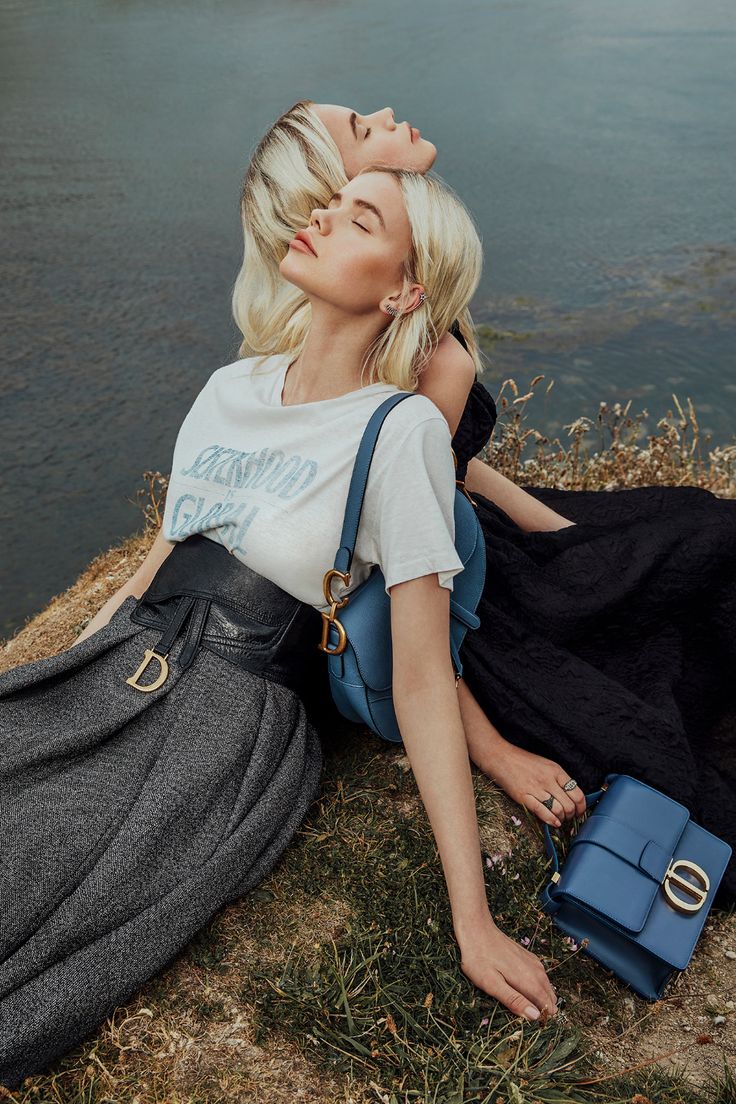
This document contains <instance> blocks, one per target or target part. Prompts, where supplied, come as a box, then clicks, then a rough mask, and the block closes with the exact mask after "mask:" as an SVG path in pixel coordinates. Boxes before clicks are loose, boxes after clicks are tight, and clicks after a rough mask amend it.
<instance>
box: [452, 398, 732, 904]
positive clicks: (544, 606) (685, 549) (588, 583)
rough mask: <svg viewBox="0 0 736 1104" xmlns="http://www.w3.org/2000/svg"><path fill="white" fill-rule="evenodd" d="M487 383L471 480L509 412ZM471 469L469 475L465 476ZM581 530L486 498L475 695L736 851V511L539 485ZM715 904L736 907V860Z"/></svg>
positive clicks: (645, 491) (468, 441) (500, 719)
mask: <svg viewBox="0 0 736 1104" xmlns="http://www.w3.org/2000/svg"><path fill="white" fill-rule="evenodd" d="M483 392H485V395H486V396H487V395H488V393H487V392H486V391H485V388H484V387H483V386H482V384H480V383H479V382H478V381H476V383H475V384H474V387H473V390H472V391H471V394H470V399H469V401H468V406H467V407H466V409H465V411H464V413H463V416H462V419H461V422H460V425H459V426H458V429H457V432H456V434H455V437H454V438H453V448H454V450H455V453H456V455H457V458H458V478H463V477H464V471H465V467H466V466H467V462H468V461H469V460H470V459H471V458H472V457H473V456H476V455H477V454H478V453H479V452H480V451H481V449H482V448H483V446H484V445H485V444H486V443H487V441H488V438H489V436H490V434H491V431H492V429H493V426H494V424H495V421H496V408H495V405H494V404H493V400H492V399H490V396H488V398H485V397H484V394H483ZM461 469H462V474H461ZM523 490H525V491H526V492H527V493H528V494H530V495H533V496H534V497H535V498H536V499H537V500H538V501H540V502H542V503H544V504H545V505H546V506H549V507H550V508H551V509H553V510H556V511H557V512H558V513H560V514H561V515H562V516H563V517H565V518H568V519H569V520H570V521H574V522H575V525H571V526H566V527H564V528H562V529H559V530H557V531H553V532H543V531H533V532H525V531H524V530H523V529H521V528H520V527H519V526H518V525H517V524H516V523H515V522H514V521H512V519H511V518H510V517H509V516H508V514H506V513H505V512H504V511H503V510H502V509H501V508H500V507H499V506H497V505H496V504H495V503H493V502H492V501H490V500H489V499H487V498H485V497H484V496H483V495H480V494H477V493H476V492H475V491H473V493H472V497H473V499H474V500H475V502H476V503H477V514H478V518H479V521H480V524H481V527H482V529H483V532H484V535H485V540H486V554H487V575H486V584H485V588H484V593H483V596H482V598H481V602H480V605H479V607H478V616H479V617H480V619H481V625H480V628H478V629H476V630H474V631H472V632H469V633H468V634H467V635H466V637H465V642H464V644H463V648H462V650H461V657H462V660H463V665H464V667H463V674H464V678H465V681H466V684H467V686H468V687H469V689H470V690H471V692H472V693H473V695H474V696H475V698H476V699H477V701H478V702H479V704H480V705H481V707H482V709H483V711H484V712H485V714H486V716H487V717H488V718H489V719H490V720H491V722H492V723H493V724H494V725H495V726H496V728H497V729H498V731H499V732H500V733H501V735H502V736H503V737H504V738H505V739H507V740H509V741H510V742H511V743H514V744H516V745H518V746H520V747H523V748H526V749H527V750H528V751H531V752H535V753H537V754H539V755H544V756H546V757H547V758H549V759H554V760H555V761H556V762H558V763H559V764H560V765H561V766H562V767H564V769H565V770H566V771H568V772H569V774H570V776H571V777H573V778H575V779H577V781H578V783H579V785H580V786H581V787H582V788H583V790H584V791H585V792H586V793H590V791H591V790H594V789H597V787H598V786H599V785H600V783H601V782H602V780H603V778H604V776H605V775H606V773H608V772H609V771H616V772H619V773H622V774H630V775H632V776H633V777H635V778H639V779H641V780H642V781H644V782H646V783H648V784H649V785H651V786H654V787H656V788H657V789H659V790H661V791H662V792H663V793H666V794H667V795H668V796H670V797H672V798H674V799H675V800H676V801H680V802H681V803H682V804H683V805H685V806H686V807H687V808H688V809H689V811H690V814H691V816H692V818H693V820H695V822H696V823H698V824H700V825H702V826H703V827H704V828H707V829H708V830H709V831H711V832H713V833H715V835H717V836H720V837H721V838H722V839H725V840H726V842H727V843H729V844H730V845H731V847H732V848H733V849H734V856H736V677H735V676H736V501H734V500H732V499H721V498H718V497H717V496H716V495H714V494H712V493H711V492H710V491H707V490H704V489H701V488H698V487H668V486H651V487H635V488H630V489H625V490H616V491H565V490H557V489H554V488H546V487H534V486H523ZM734 856H732V857H731V861H730V863H729V866H728V868H727V870H726V873H725V874H724V877H723V880H722V882H721V885H720V887H719V890H718V893H717V894H716V897H715V904H716V905H717V906H719V907H727V906H728V905H730V904H732V903H733V902H734V900H735V899H736V859H735V858H734Z"/></svg>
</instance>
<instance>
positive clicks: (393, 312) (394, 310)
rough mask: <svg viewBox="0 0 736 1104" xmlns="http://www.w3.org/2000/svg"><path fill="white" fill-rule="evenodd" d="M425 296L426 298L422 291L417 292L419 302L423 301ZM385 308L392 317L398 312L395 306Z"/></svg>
mask: <svg viewBox="0 0 736 1104" xmlns="http://www.w3.org/2000/svg"><path fill="white" fill-rule="evenodd" d="M426 298H427V296H426V295H425V293H424V292H423V291H422V292H420V293H419V302H420V303H423V302H424V301H425V299H426ZM386 310H387V311H388V313H389V314H391V315H393V317H394V318H395V317H396V315H397V314H398V313H399V312H398V311H397V309H396V307H391V306H387V307H386Z"/></svg>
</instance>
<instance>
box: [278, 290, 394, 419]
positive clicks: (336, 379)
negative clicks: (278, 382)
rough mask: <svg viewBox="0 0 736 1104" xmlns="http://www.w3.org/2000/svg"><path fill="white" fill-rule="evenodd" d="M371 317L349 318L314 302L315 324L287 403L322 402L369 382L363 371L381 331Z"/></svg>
mask: <svg viewBox="0 0 736 1104" xmlns="http://www.w3.org/2000/svg"><path fill="white" fill-rule="evenodd" d="M381 329H382V326H381V325H380V320H379V321H377V320H376V316H375V313H372V314H370V315H354V314H351V315H346V314H345V313H344V312H340V313H338V312H336V311H335V310H334V308H330V309H327V310H326V309H324V306H322V305H317V304H315V303H314V301H313V302H312V321H311V325H310V327H309V333H308V334H307V339H306V341H305V343H304V348H303V349H302V352H301V353H300V355H299V356H298V357H297V359H296V360H295V361H293V362H292V364H291V367H290V368H289V371H288V375H287V383H286V385H285V387H284V398H285V400H286V402H287V403H303V402H319V401H320V400H321V399H332V398H336V397H337V396H338V395H344V394H346V393H347V392H348V391H357V389H358V388H359V387H363V386H365V385H366V384H367V383H368V382H370V381H368V380H366V378H365V374H364V375H363V378H362V379H361V369H362V365H363V360H364V358H365V354H366V350H367V349H368V347H369V346H370V344H371V343H372V342H373V341H374V340H375V338H376V337H377V336H378V334H379V333H380V332H381Z"/></svg>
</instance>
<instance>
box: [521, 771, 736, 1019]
mask: <svg viewBox="0 0 736 1104" xmlns="http://www.w3.org/2000/svg"><path fill="white" fill-rule="evenodd" d="M585 801H586V805H587V806H590V805H595V808H594V809H593V810H592V811H591V813H590V815H589V816H587V817H586V819H585V821H584V822H583V824H582V825H581V826H580V828H579V829H578V831H577V833H576V834H575V835H574V836H573V837H572V838H571V840H570V845H569V849H568V853H567V859H566V861H565V866H564V869H563V870H562V871H561V870H560V866H559V861H558V858H557V850H556V848H555V846H554V843H553V842H552V835H551V833H550V830H549V825H548V824H545V825H544V832H545V846H546V848H547V853H548V854H549V855H550V857H551V858H552V861H553V867H554V872H553V874H552V878H551V881H550V882H549V884H548V885H546V886H545V887H544V889H543V890H542V892H541V894H540V897H539V899H540V901H541V905H542V908H543V909H544V911H545V912H546V913H548V914H549V915H550V916H551V917H552V920H553V923H555V924H556V925H557V927H559V928H560V929H561V930H562V931H564V932H566V933H567V934H568V935H570V936H572V938H573V939H575V940H576V941H577V942H578V943H580V942H582V940H583V939H587V940H588V943H587V946H585V947H583V950H584V953H586V954H589V955H591V957H592V958H595V959H596V960H597V961H598V962H600V963H601V964H602V965H603V966H606V967H607V968H608V969H609V970H612V971H613V973H614V974H616V975H617V977H619V978H621V980H622V981H625V982H626V984H627V985H629V986H630V987H631V988H632V989H633V990H634V991H635V992H637V993H639V994H640V995H641V996H642V997H646V998H647V999H648V1000H659V999H660V997H661V996H662V993H663V991H664V989H665V987H666V985H667V983H668V981H669V980H670V977H671V976H672V974H673V973H675V971H677V970H684V969H685V968H686V966H687V965H688V963H689V962H690V959H691V957H692V953H693V951H694V950H695V944H696V943H697V941H698V938H699V937H700V933H701V932H702V930H703V925H704V924H705V921H706V917H707V916H708V913H709V911H710V908H711V905H712V903H713V897H714V895H715V892H716V890H717V888H718V885H719V883H720V881H721V878H722V877H723V874H724V871H725V869H726V867H727V865H728V861H729V858H730V857H731V851H732V848H731V847H730V846H729V844H727V843H726V842H725V840H722V839H720V838H719V837H718V836H715V835H713V833H712V832H708V831H707V830H706V829H705V828H702V827H701V826H700V825H699V824H695V823H694V822H693V821H692V820H691V819H690V814H689V812H688V810H687V809H686V808H685V806H684V805H681V804H680V803H679V802H677V801H674V800H673V799H672V798H670V797H667V796H666V795H665V794H663V793H661V792H660V791H659V790H655V789H653V788H652V787H651V786H648V785H647V784H646V783H645V782H640V781H639V780H638V779H636V778H632V777H631V776H630V775H628V774H607V775H606V778H605V782H604V783H603V785H602V786H601V788H600V789H599V790H596V791H595V792H594V793H591V794H587V795H586V798H585Z"/></svg>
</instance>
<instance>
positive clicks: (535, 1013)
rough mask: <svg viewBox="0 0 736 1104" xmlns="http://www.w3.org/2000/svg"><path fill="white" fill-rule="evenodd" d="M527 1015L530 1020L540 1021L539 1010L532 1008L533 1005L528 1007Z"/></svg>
mask: <svg viewBox="0 0 736 1104" xmlns="http://www.w3.org/2000/svg"><path fill="white" fill-rule="evenodd" d="M526 1014H527V1016H528V1017H529V1019H530V1020H538V1019H539V1009H538V1008H532V1006H531V1004H530V1005H528V1006H527V1010H526Z"/></svg>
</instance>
